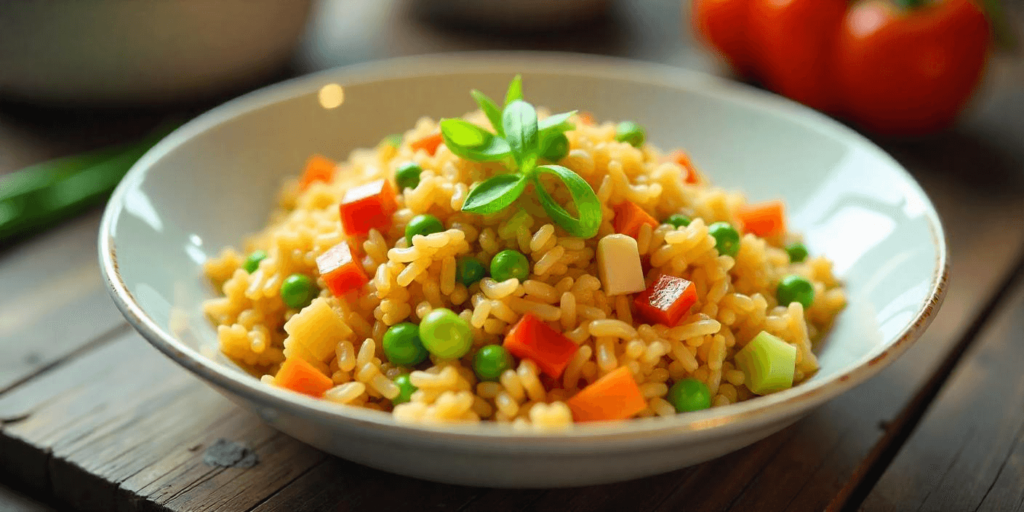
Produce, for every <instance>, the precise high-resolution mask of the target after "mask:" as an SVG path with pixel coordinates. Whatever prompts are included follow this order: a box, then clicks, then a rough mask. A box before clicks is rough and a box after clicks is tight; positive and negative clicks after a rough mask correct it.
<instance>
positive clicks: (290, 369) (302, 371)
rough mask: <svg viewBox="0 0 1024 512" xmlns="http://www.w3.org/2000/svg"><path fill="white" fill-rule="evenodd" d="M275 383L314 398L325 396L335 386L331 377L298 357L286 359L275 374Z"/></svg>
mask: <svg viewBox="0 0 1024 512" xmlns="http://www.w3.org/2000/svg"><path fill="white" fill-rule="evenodd" d="M274 383H275V384H277V385H278V386H281V387H282V388H285V389H290V390H292V391H296V392H299V393H303V394H306V395H309V396H311V397H314V398H320V397H322V396H324V393H325V392H326V391H327V390H328V389H331V388H332V387H334V382H333V381H332V380H331V378H330V377H328V376H326V375H324V374H322V373H320V371H319V370H317V369H316V368H314V367H313V365H311V364H309V363H307V362H306V361H304V360H302V359H299V358H298V357H293V358H290V359H285V360H284V363H283V364H281V369H280V370H278V372H277V375H275V376H274Z"/></svg>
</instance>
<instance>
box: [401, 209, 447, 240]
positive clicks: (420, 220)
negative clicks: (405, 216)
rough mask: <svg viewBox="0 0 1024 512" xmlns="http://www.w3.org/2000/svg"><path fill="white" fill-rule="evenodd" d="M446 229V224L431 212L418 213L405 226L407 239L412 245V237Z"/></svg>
mask: <svg viewBox="0 0 1024 512" xmlns="http://www.w3.org/2000/svg"><path fill="white" fill-rule="evenodd" d="M442 231H444V224H441V221H440V220H438V219H437V217H434V216H433V215H430V214H423V215H417V216H415V217H413V218H412V220H410V221H409V224H408V225H407V226H405V239H406V240H407V241H408V242H409V245H412V237H414V236H416V235H423V236H426V235H429V234H431V233H440V232H442Z"/></svg>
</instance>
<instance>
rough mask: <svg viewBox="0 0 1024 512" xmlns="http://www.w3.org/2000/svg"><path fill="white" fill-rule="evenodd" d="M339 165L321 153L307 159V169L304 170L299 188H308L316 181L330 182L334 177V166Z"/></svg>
mask: <svg viewBox="0 0 1024 512" xmlns="http://www.w3.org/2000/svg"><path fill="white" fill-rule="evenodd" d="M336 166H337V164H336V163H334V161H333V160H331V159H329V158H326V157H323V156H321V155H313V156H311V157H309V160H306V169H305V170H304V171H302V177H301V178H299V188H301V189H302V190H306V188H308V187H309V186H310V185H312V184H313V182H314V181H323V182H325V183H330V182H331V180H333V179H334V168H335V167H336Z"/></svg>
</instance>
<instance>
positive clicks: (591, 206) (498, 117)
mask: <svg viewBox="0 0 1024 512" xmlns="http://www.w3.org/2000/svg"><path fill="white" fill-rule="evenodd" d="M470 94H471V95H472V96H473V99H474V100H476V103H477V104H478V105H479V106H480V110H481V111H483V113H484V115H485V116H487V120H488V121H490V123H491V126H492V127H493V128H494V132H495V133H491V132H489V131H487V130H486V129H484V128H481V127H479V126H477V125H475V124H472V123H470V122H467V121H463V120H462V119H443V120H441V135H442V137H444V142H445V145H446V146H448V149H449V150H451V152H452V153H454V154H455V155H458V156H459V157H461V158H464V159H466V160H472V161H474V162H495V161H501V162H503V163H504V164H505V166H506V167H507V168H508V170H509V172H508V173H507V174H499V175H497V176H493V177H491V178H489V179H487V180H485V181H483V182H482V183H479V184H477V185H476V186H474V187H473V188H472V190H470V191H469V195H468V196H466V200H465V201H463V204H462V211H465V212H470V213H477V214H491V213H496V212H499V211H501V210H503V209H505V208H508V207H509V206H511V205H512V203H513V202H515V200H516V199H517V198H518V197H519V196H520V195H522V193H523V191H524V190H526V185H527V184H532V185H533V187H534V188H535V189H536V190H537V197H538V199H539V200H540V203H541V206H543V207H544V211H545V212H546V213H547V214H548V216H549V217H551V220H553V221H554V222H555V223H556V224H558V225H559V226H561V227H562V228H563V229H565V230H566V231H568V232H569V233H570V234H572V235H573V236H578V237H581V238H590V237H592V236H594V235H596V234H597V230H598V228H599V227H600V226H601V203H600V201H599V200H598V199H597V194H595V193H594V190H593V189H592V188H591V187H590V184H589V183H587V182H586V180H584V179H583V178H581V177H580V176H579V175H578V174H576V173H575V172H573V171H572V170H570V169H568V168H565V167H562V166H560V165H540V166H538V165H537V163H538V160H540V159H541V158H543V155H545V154H548V155H549V156H550V155H551V154H552V153H551V152H550V151H548V150H549V149H550V147H551V144H552V142H553V141H555V140H556V139H559V138H561V139H562V142H561V147H562V148H564V147H565V140H564V135H563V134H564V133H565V132H567V131H569V130H573V129H575V128H576V127H575V126H574V125H573V124H572V123H571V122H569V118H570V117H572V115H573V114H575V113H576V111H575V110H574V111H572V112H565V113H561V114H555V115H553V116H550V117H548V118H546V119H544V120H538V119H537V110H536V109H535V108H534V107H533V105H531V104H529V103H527V102H525V101H523V85H522V79H521V78H520V77H519V76H518V75H517V76H516V77H515V78H514V79H513V80H512V83H511V84H509V86H508V92H507V93H506V94H505V105H504V108H502V109H499V108H498V104H497V103H495V102H494V101H493V100H491V99H490V98H488V97H487V95H485V94H484V93H482V92H480V91H477V90H473V91H471V93H470ZM545 151H548V152H545ZM562 151H563V153H562V154H563V155H564V151H566V150H565V149H563V150H562ZM555 153H556V154H557V153H558V151H556V152H555ZM552 158H555V157H552ZM542 174H551V175H553V176H555V177H557V178H558V179H559V180H560V181H561V182H562V183H563V184H564V185H565V187H566V188H567V189H568V190H569V195H570V197H572V200H573V203H574V204H575V209H576V214H577V216H576V217H573V215H572V214H571V213H569V211H568V210H566V208H565V207H563V206H562V205H560V204H558V202H556V201H555V200H554V198H553V197H551V194H550V193H548V191H547V190H545V189H544V184H543V183H542V182H541V180H540V176H541V175H542Z"/></svg>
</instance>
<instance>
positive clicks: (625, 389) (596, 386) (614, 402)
mask: <svg viewBox="0 0 1024 512" xmlns="http://www.w3.org/2000/svg"><path fill="white" fill-rule="evenodd" d="M566 405H568V406H569V409H570V410H571V411H572V417H573V420H575V421H578V422H585V421H610V420H624V419H627V418H631V417H633V416H634V415H636V414H637V413H639V412H640V411H642V410H644V409H645V408H646V407H647V401H646V400H644V395H643V393H641V392H640V387H639V386H637V385H636V380H635V379H634V378H633V374H632V373H630V371H629V368H627V367H625V366H622V367H619V368H618V369H615V370H612V371H611V373H609V374H607V375H605V376H604V377H601V378H600V379H597V380H596V381H594V382H593V383H592V384H590V385H589V386H587V387H585V388H583V390H582V391H580V392H579V393H576V396H573V397H572V398H570V399H569V400H567V401H566Z"/></svg>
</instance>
